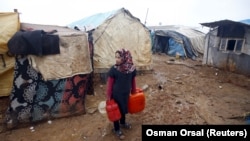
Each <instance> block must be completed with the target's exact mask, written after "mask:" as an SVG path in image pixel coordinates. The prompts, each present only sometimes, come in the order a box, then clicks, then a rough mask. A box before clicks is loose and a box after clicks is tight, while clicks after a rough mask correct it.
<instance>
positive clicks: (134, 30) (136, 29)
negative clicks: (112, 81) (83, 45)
mask: <svg viewBox="0 0 250 141" xmlns="http://www.w3.org/2000/svg"><path fill="white" fill-rule="evenodd" d="M74 26H77V27H78V28H80V29H81V30H85V29H86V30H87V31H88V30H91V29H93V30H91V33H92V35H93V43H94V72H96V73H102V72H107V70H108V69H109V68H110V67H111V66H112V65H113V64H114V63H115V60H114V53H115V51H116V50H118V49H120V48H126V49H128V50H130V52H131V54H132V56H133V61H134V63H135V65H136V66H137V68H138V70H139V69H141V70H149V69H151V65H152V53H151V38H150V32H149V30H148V29H147V28H146V27H145V26H144V25H143V24H142V23H141V22H140V20H139V19H138V18H136V17H134V16H133V15H132V14H131V13H130V12H129V11H128V10H126V9H125V8H120V9H118V10H113V11H110V12H105V13H99V14H95V15H93V16H90V17H86V18H83V19H81V20H78V21H76V22H72V23H71V24H69V27H71V28H74Z"/></svg>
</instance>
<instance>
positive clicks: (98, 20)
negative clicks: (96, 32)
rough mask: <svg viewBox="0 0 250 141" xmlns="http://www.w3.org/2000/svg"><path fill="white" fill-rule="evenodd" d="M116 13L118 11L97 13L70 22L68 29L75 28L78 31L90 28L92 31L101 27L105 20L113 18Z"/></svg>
mask: <svg viewBox="0 0 250 141" xmlns="http://www.w3.org/2000/svg"><path fill="white" fill-rule="evenodd" d="M117 11H118V10H113V11H110V12H105V13H98V14H95V15H92V16H89V17H86V18H83V19H81V20H78V21H75V22H72V23H70V24H69V25H68V27H70V28H74V27H75V26H77V27H78V28H80V29H82V28H86V27H91V28H92V29H94V28H96V27H98V26H99V25H101V24H102V23H103V22H104V21H105V20H106V19H108V18H110V17H112V16H114V15H115V13H116V12H117Z"/></svg>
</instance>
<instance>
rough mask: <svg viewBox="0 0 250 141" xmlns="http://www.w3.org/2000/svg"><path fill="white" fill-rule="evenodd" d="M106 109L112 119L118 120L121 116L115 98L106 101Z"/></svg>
mask: <svg viewBox="0 0 250 141" xmlns="http://www.w3.org/2000/svg"><path fill="white" fill-rule="evenodd" d="M106 111H107V115H108V119H109V120H110V121H117V120H119V119H120V118H121V113H120V109H119V107H118V104H117V103H116V102H115V100H114V99H111V100H108V101H106Z"/></svg>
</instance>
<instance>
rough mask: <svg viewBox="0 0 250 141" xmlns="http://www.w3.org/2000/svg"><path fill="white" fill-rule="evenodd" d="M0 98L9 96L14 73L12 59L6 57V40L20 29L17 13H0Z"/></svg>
mask: <svg viewBox="0 0 250 141" xmlns="http://www.w3.org/2000/svg"><path fill="white" fill-rule="evenodd" d="M0 27H1V28H0V33H1V34H0V86H1V87H0V97H3V96H9V94H10V91H11V88H12V81H13V73H14V62H15V61H14V57H11V56H9V55H7V51H8V47H7V42H8V40H9V39H10V38H11V37H12V36H13V35H14V34H15V33H16V32H17V31H18V30H19V29H20V21H19V16H18V13H16V12H3V13H0Z"/></svg>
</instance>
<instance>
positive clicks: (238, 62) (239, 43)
mask: <svg viewBox="0 0 250 141" xmlns="http://www.w3.org/2000/svg"><path fill="white" fill-rule="evenodd" d="M201 25H203V26H206V27H209V28H210V31H209V32H208V33H207V35H206V40H205V48H204V56H203V61H202V63H203V64H207V65H210V66H214V67H218V68H221V69H225V70H229V71H232V72H236V73H241V74H245V75H250V61H249V60H250V25H249V24H245V23H242V22H237V21H232V20H227V19H226V20H220V21H215V22H210V23H201Z"/></svg>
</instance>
